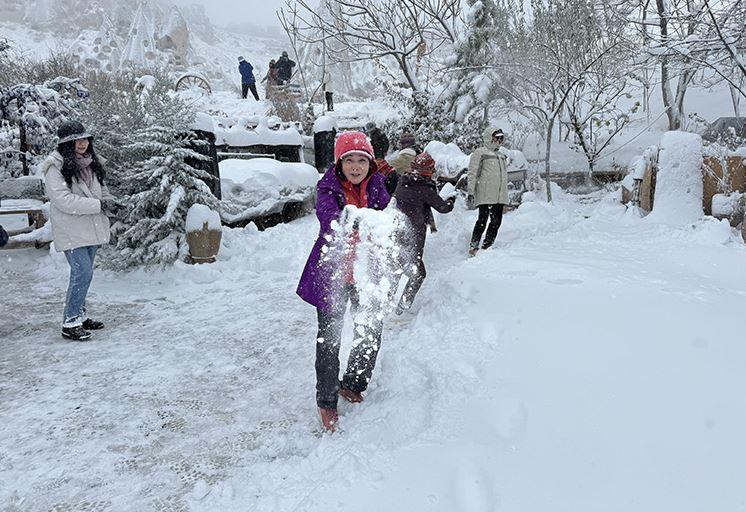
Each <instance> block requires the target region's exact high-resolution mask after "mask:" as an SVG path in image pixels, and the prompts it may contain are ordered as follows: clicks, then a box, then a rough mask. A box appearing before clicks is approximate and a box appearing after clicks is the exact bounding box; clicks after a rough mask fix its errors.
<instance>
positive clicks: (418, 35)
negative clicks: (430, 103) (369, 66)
mask: <svg viewBox="0 0 746 512" xmlns="http://www.w3.org/2000/svg"><path fill="white" fill-rule="evenodd" d="M286 4H287V7H286V8H285V9H284V17H285V18H293V19H295V20H296V21H297V27H298V29H297V30H298V31H297V36H298V40H299V41H302V42H304V43H307V44H322V43H323V41H327V42H328V44H327V45H326V48H327V50H328V52H329V56H330V58H331V60H332V61H335V62H350V61H364V60H373V59H379V60H392V61H393V62H395V63H396V66H397V69H398V71H399V72H400V74H401V77H402V79H403V81H404V83H405V84H406V85H407V86H408V87H409V88H411V89H412V90H414V91H421V90H423V89H424V87H423V84H422V83H421V81H420V79H419V77H418V74H417V59H418V58H419V59H422V57H423V55H422V49H423V48H437V47H439V46H440V45H441V44H442V42H443V41H444V40H448V41H450V42H453V40H454V38H455V32H454V30H455V29H454V26H455V20H456V18H457V17H458V15H459V12H460V0H379V1H377V2H370V1H368V0H325V1H324V2H322V6H321V8H318V7H317V6H316V5H312V4H311V3H310V2H309V1H307V0H297V1H295V2H289V1H288V2H287V3H286ZM280 16H281V17H282V16H283V14H282V13H281V14H280ZM423 43H426V44H425V45H424V46H423Z"/></svg>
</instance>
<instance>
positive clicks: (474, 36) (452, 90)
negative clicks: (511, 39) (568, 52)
mask: <svg viewBox="0 0 746 512" xmlns="http://www.w3.org/2000/svg"><path fill="white" fill-rule="evenodd" d="M466 3H467V4H468V6H469V7H468V9H467V11H466V25H465V29H464V32H463V33H462V34H461V36H460V37H459V38H458V39H457V41H456V43H455V44H454V51H453V54H452V56H451V57H450V58H449V61H448V65H449V68H450V69H449V70H447V77H448V78H447V80H448V85H447V87H446V102H445V103H446V107H445V108H446V110H447V111H448V112H449V114H450V115H451V118H452V120H453V121H454V122H455V123H458V124H463V125H464V126H463V128H462V129H467V127H468V129H470V130H471V131H474V132H475V133H476V134H477V137H479V135H480V134H481V131H482V129H483V128H484V126H485V125H486V123H488V122H489V120H488V111H489V107H490V104H491V103H492V102H493V101H494V100H495V98H496V96H497V91H496V88H495V83H496V81H497V77H498V73H499V65H498V64H499V62H498V61H499V56H500V46H501V44H502V42H503V41H505V37H504V35H505V33H506V31H508V30H509V10H510V9H520V7H518V6H513V5H511V1H510V0H467V2H466Z"/></svg>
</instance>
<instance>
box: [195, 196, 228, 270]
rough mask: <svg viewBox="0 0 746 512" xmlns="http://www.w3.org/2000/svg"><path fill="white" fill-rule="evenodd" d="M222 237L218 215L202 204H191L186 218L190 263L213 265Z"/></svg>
mask: <svg viewBox="0 0 746 512" xmlns="http://www.w3.org/2000/svg"><path fill="white" fill-rule="evenodd" d="M222 237H223V231H222V226H221V224H220V214H218V212H216V211H213V210H211V209H210V208H208V207H207V206H205V205H203V204H193V205H192V206H191V207H190V208H189V211H188V212H187V218H186V240H187V245H189V256H190V257H191V261H192V263H214V262H215V260H216V258H217V255H218V251H219V250H220V241H221V239H222Z"/></svg>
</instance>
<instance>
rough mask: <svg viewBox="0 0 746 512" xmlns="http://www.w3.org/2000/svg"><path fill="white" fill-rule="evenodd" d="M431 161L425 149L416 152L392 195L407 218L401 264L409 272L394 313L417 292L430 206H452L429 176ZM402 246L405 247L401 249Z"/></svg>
mask: <svg viewBox="0 0 746 512" xmlns="http://www.w3.org/2000/svg"><path fill="white" fill-rule="evenodd" d="M434 172H435V161H434V160H433V158H432V157H431V156H430V155H429V154H428V153H420V154H419V155H417V156H416V157H415V158H414V160H412V165H411V170H410V171H409V172H408V173H406V174H405V175H404V176H402V177H401V179H400V180H399V186H398V187H397V188H396V193H395V194H394V198H395V199H396V207H397V208H398V209H399V210H401V212H402V213H404V215H406V217H407V219H408V229H407V230H406V231H405V232H404V233H403V234H402V236H401V237H400V239H401V242H400V243H401V245H402V248H403V250H402V268H403V269H404V273H405V274H407V275H408V276H409V280H408V281H407V286H406V287H405V288H404V292H403V293H402V296H401V299H400V300H399V304H398V306H397V307H396V311H395V312H396V314H399V315H400V314H402V313H403V312H404V311H406V310H408V309H409V308H410V307H411V306H412V302H413V301H414V298H415V296H416V295H417V292H418V291H419V290H420V287H421V286H422V282H423V281H424V280H425V276H426V275H427V272H426V271H425V262H424V261H423V259H422V257H423V253H424V251H425V239H426V237H427V228H428V226H431V225H432V219H433V213H432V209H433V208H434V209H435V210H436V211H438V212H440V213H448V212H450V211H452V210H453V204H454V201H455V198H454V197H450V198H448V199H447V200H444V199H443V198H442V197H440V195H438V189H437V187H436V185H435V181H434V180H433V173H434ZM404 249H405V250H404Z"/></svg>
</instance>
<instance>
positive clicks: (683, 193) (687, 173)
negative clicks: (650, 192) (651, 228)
mask: <svg viewBox="0 0 746 512" xmlns="http://www.w3.org/2000/svg"><path fill="white" fill-rule="evenodd" d="M702 194H703V184H702V138H701V137H700V136H699V135H697V134H695V133H686V132H666V133H665V134H663V139H662V140H661V144H660V150H659V152H658V173H657V176H656V184H655V206H653V211H652V212H651V213H650V215H648V216H647V219H649V220H652V221H656V222H664V223H667V224H672V225H684V224H691V223H692V222H695V221H697V220H698V219H700V218H701V217H702Z"/></svg>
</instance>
